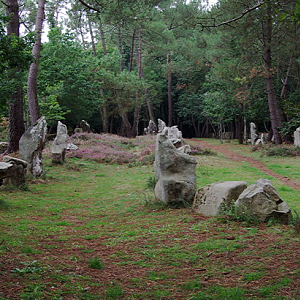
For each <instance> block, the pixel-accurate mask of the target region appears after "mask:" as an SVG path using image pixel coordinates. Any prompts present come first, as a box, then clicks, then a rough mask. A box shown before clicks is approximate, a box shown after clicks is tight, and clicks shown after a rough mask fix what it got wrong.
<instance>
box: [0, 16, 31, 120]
mask: <svg viewBox="0 0 300 300" xmlns="http://www.w3.org/2000/svg"><path fill="white" fill-rule="evenodd" d="M8 21H9V18H8V17H6V16H3V15H1V14H0V116H1V117H3V116H5V117H7V116H8V115H7V111H8V107H7V103H8V98H9V97H10V95H11V94H12V93H14V92H15V90H16V86H17V85H19V84H20V82H24V81H25V71H26V70H27V69H28V67H29V65H30V63H31V61H32V55H31V50H32V45H33V42H34V39H33V36H32V35H27V36H25V37H18V36H16V35H9V36H8V35H6V31H5V26H6V25H7V22H8Z"/></svg>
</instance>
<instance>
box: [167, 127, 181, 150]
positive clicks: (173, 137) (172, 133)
mask: <svg viewBox="0 0 300 300" xmlns="http://www.w3.org/2000/svg"><path fill="white" fill-rule="evenodd" d="M168 139H169V140H170V141H171V142H172V143H173V145H175V146H176V148H180V147H181V146H182V133H181V131H180V130H179V129H178V128H177V126H172V127H168Z"/></svg>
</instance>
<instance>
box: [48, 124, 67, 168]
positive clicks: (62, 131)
mask: <svg viewBox="0 0 300 300" xmlns="http://www.w3.org/2000/svg"><path fill="white" fill-rule="evenodd" d="M68 139H69V136H68V129H67V126H66V125H64V124H63V123H61V122H60V121H58V123H57V133H56V137H55V139H54V141H53V143H52V147H51V153H52V161H53V163H55V164H63V163H64V162H65V156H66V148H67V142H68Z"/></svg>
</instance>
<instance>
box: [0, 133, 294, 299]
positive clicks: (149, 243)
mask: <svg viewBox="0 0 300 300" xmlns="http://www.w3.org/2000/svg"><path fill="white" fill-rule="evenodd" d="M110 139H111V140H112V141H113V140H114V139H115V138H114V137H111V138H110ZM108 140H109V139H108ZM105 141H106V140H105ZM153 142H154V141H153V140H149V141H144V140H143V139H141V138H140V139H139V140H138V141H133V140H130V141H126V142H125V141H124V140H122V141H121V142H120V141H119V140H118V147H120V149H122V151H123V150H124V149H125V148H126V149H125V150H126V151H131V154H132V153H133V154H134V155H136V157H135V158H133V160H132V161H131V160H130V159H131V158H129V157H131V156H128V157H127V158H126V159H127V160H129V161H127V163H126V164H104V163H99V162H96V161H95V160H94V159H93V157H92V156H91V157H90V158H89V159H86V158H84V157H82V158H77V157H76V155H70V156H72V158H67V162H66V164H65V165H63V166H53V165H52V164H51V160H50V158H49V155H48V154H47V152H46V153H45V158H46V159H45V162H44V164H45V170H46V177H45V178H44V179H39V180H31V181H29V183H28V186H27V189H25V190H12V189H9V190H8V189H4V190H2V191H1V200H0V278H1V280H0V299H193V300H196V299H300V279H299V275H300V247H299V246H300V244H299V241H300V238H299V235H297V234H295V232H294V227H293V226H292V225H288V226H286V225H278V224H273V223H272V222H269V223H268V224H252V223H250V221H249V222H246V221H245V222H242V223H240V222H236V221H233V220H231V219H230V218H229V217H226V216H220V217H217V218H206V217H202V216H200V215H197V214H194V213H192V212H191V210H190V209H189V208H188V207H187V208H182V209H172V208H166V207H163V206H161V205H157V204H153V202H152V201H151V200H152V198H153V192H152V190H151V189H149V188H147V187H146V186H147V183H149V182H151V178H152V177H153V176H154V172H153V166H152V165H151V164H145V162H147V163H149V162H151V158H149V157H151V156H152V158H153V155H152V154H153V153H152V152H151V151H150V150H149V151H144V150H145V149H146V148H147V149H148V148H151V149H153V147H151V145H152V144H153ZM95 143H96V142H95V141H93V145H94V146H95ZM107 143H108V142H107V141H106V144H107ZM79 144H80V143H79ZM114 145H115V146H114V151H116V147H117V146H116V144H114ZM149 145H150V146H149ZM80 146H81V147H83V146H84V143H81V144H80ZM232 146H237V145H231V146H230V147H232ZM238 147H239V146H237V148H235V149H236V150H237V151H240V150H239V148H238ZM95 149H96V146H95ZM246 149H247V151H249V155H258V153H252V152H251V151H250V150H249V149H248V148H246V147H245V148H243V149H242V148H241V151H243V153H244V154H245V153H246ZM122 153H123V152H122ZM141 153H143V154H141ZM115 155H117V154H115ZM123 156H124V154H123ZM142 156H143V157H142ZM101 157H102V156H101ZM147 157H148V159H147ZM258 158H259V157H258ZM101 159H103V157H102V158H101ZM259 159H260V158H259ZM97 161H99V159H98V160H97ZM197 161H198V167H197V177H198V185H199V187H200V186H203V185H206V184H209V183H212V182H215V181H221V180H245V181H247V182H248V183H253V182H255V181H256V180H257V179H259V178H268V176H264V174H262V173H261V172H260V171H258V170H257V169H255V168H253V167H251V166H250V165H249V164H248V163H245V162H232V161H229V160H228V159H226V158H225V157H224V156H222V155H217V156H210V155H207V156H205V155H204V156H203V155H201V156H197ZM118 162H120V161H119V160H118ZM268 163H270V166H271V165H273V164H276V165H278V166H281V167H282V168H283V169H291V172H290V173H287V175H288V176H289V175H291V176H292V173H293V172H297V167H295V166H294V165H297V164H298V160H297V159H295V160H290V158H281V159H280V161H279V160H278V159H277V160H276V159H274V161H272V160H270V161H268ZM285 166H290V168H286V167H285ZM277 169H280V168H277ZM293 176H294V175H293ZM270 179H272V178H270ZM272 182H273V184H274V186H275V187H276V188H277V189H278V191H279V193H280V195H281V196H282V198H283V199H284V200H286V201H287V203H288V204H289V205H290V206H291V208H292V209H294V210H297V211H299V212H300V202H299V197H298V194H299V192H298V191H295V190H293V189H291V188H289V187H287V186H284V185H282V184H281V183H280V182H278V181H276V180H272Z"/></svg>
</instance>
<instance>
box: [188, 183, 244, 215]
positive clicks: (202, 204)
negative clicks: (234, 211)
mask: <svg viewBox="0 0 300 300" xmlns="http://www.w3.org/2000/svg"><path fill="white" fill-rule="evenodd" d="M246 188H247V183H246V182H245V181H225V182H217V183H213V184H210V185H207V186H205V187H203V188H201V189H200V190H199V191H198V192H197V193H196V195H195V199H194V203H193V206H192V210H193V211H194V212H196V213H199V214H201V215H203V216H207V217H211V216H217V215H219V214H220V213H221V212H222V209H224V208H226V206H229V205H232V204H233V203H234V202H235V201H236V200H237V199H238V197H239V196H240V194H241V193H242V192H243V191H244V190H245V189H246Z"/></svg>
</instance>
